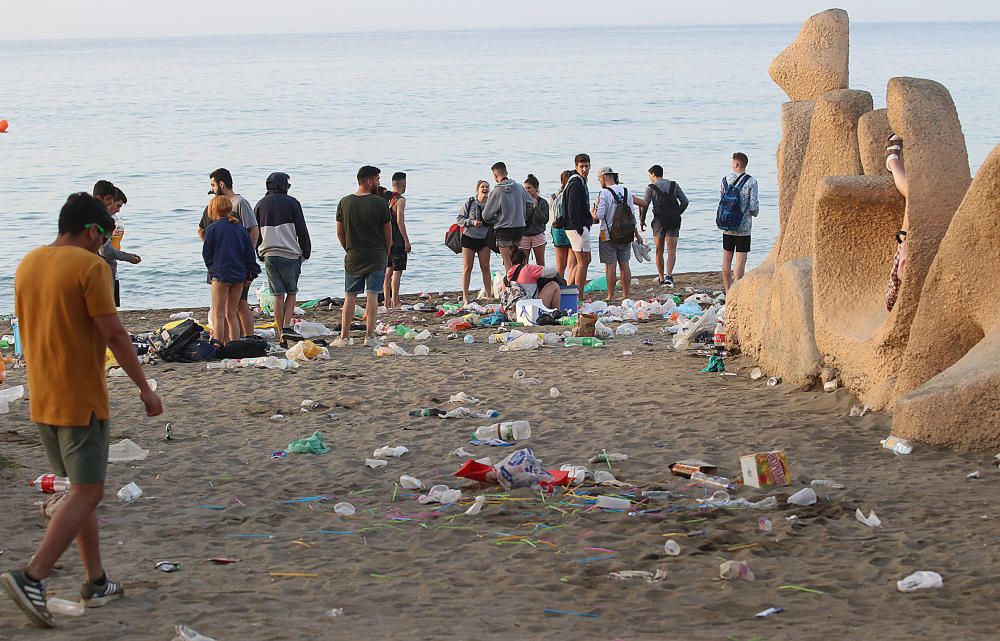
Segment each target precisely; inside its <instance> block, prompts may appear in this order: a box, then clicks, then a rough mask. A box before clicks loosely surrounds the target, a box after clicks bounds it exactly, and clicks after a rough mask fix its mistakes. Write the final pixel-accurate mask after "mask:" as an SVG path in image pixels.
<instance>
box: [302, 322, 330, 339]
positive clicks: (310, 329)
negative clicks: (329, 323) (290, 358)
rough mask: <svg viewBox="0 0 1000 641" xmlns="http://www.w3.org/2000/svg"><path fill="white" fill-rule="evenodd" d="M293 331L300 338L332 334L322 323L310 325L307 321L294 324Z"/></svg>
mask: <svg viewBox="0 0 1000 641" xmlns="http://www.w3.org/2000/svg"><path fill="white" fill-rule="evenodd" d="M295 331H296V332H298V334H299V335H300V336H301V337H302V338H316V337H317V336H329V335H330V334H331V333H332V332H331V331H330V330H329V329H327V328H326V325H324V324H323V323H310V322H309V321H299V322H298V323H296V324H295Z"/></svg>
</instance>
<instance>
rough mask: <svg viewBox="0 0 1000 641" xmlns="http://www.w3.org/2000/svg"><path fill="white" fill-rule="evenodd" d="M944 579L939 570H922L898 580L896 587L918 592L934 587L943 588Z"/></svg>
mask: <svg viewBox="0 0 1000 641" xmlns="http://www.w3.org/2000/svg"><path fill="white" fill-rule="evenodd" d="M943 587H944V579H943V578H942V577H941V575H940V574H938V573H937V572H931V571H929V570H920V571H918V572H914V573H913V574H911V575H910V576H908V577H906V578H905V579H902V580H900V581H896V589H898V590H899V591H900V592H916V591H917V590H929V589H933V588H943Z"/></svg>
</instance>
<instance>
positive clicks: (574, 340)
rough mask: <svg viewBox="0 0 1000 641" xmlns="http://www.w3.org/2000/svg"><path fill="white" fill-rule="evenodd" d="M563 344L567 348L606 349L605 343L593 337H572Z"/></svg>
mask: <svg viewBox="0 0 1000 641" xmlns="http://www.w3.org/2000/svg"><path fill="white" fill-rule="evenodd" d="M563 344H564V345H566V347H573V346H580V347H604V341H602V340H601V339H599V338H594V337H593V336H584V337H579V336H570V337H569V338H567V339H566V340H565V341H564V342H563Z"/></svg>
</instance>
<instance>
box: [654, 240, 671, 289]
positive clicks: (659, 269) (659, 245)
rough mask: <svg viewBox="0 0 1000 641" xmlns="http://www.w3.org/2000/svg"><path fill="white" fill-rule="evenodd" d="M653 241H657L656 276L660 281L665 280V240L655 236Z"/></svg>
mask: <svg viewBox="0 0 1000 641" xmlns="http://www.w3.org/2000/svg"><path fill="white" fill-rule="evenodd" d="M653 240H655V241H656V274H657V275H658V276H659V279H660V280H663V239H662V238H660V237H659V236H654V237H653ZM668 273H669V272H668Z"/></svg>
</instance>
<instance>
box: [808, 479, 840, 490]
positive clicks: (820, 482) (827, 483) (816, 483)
mask: <svg viewBox="0 0 1000 641" xmlns="http://www.w3.org/2000/svg"><path fill="white" fill-rule="evenodd" d="M809 485H811V486H813V487H828V488H830V489H832V490H842V489H844V484H843V483H838V482H836V481H831V480H830V479H815V480H813V481H810V482H809Z"/></svg>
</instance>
